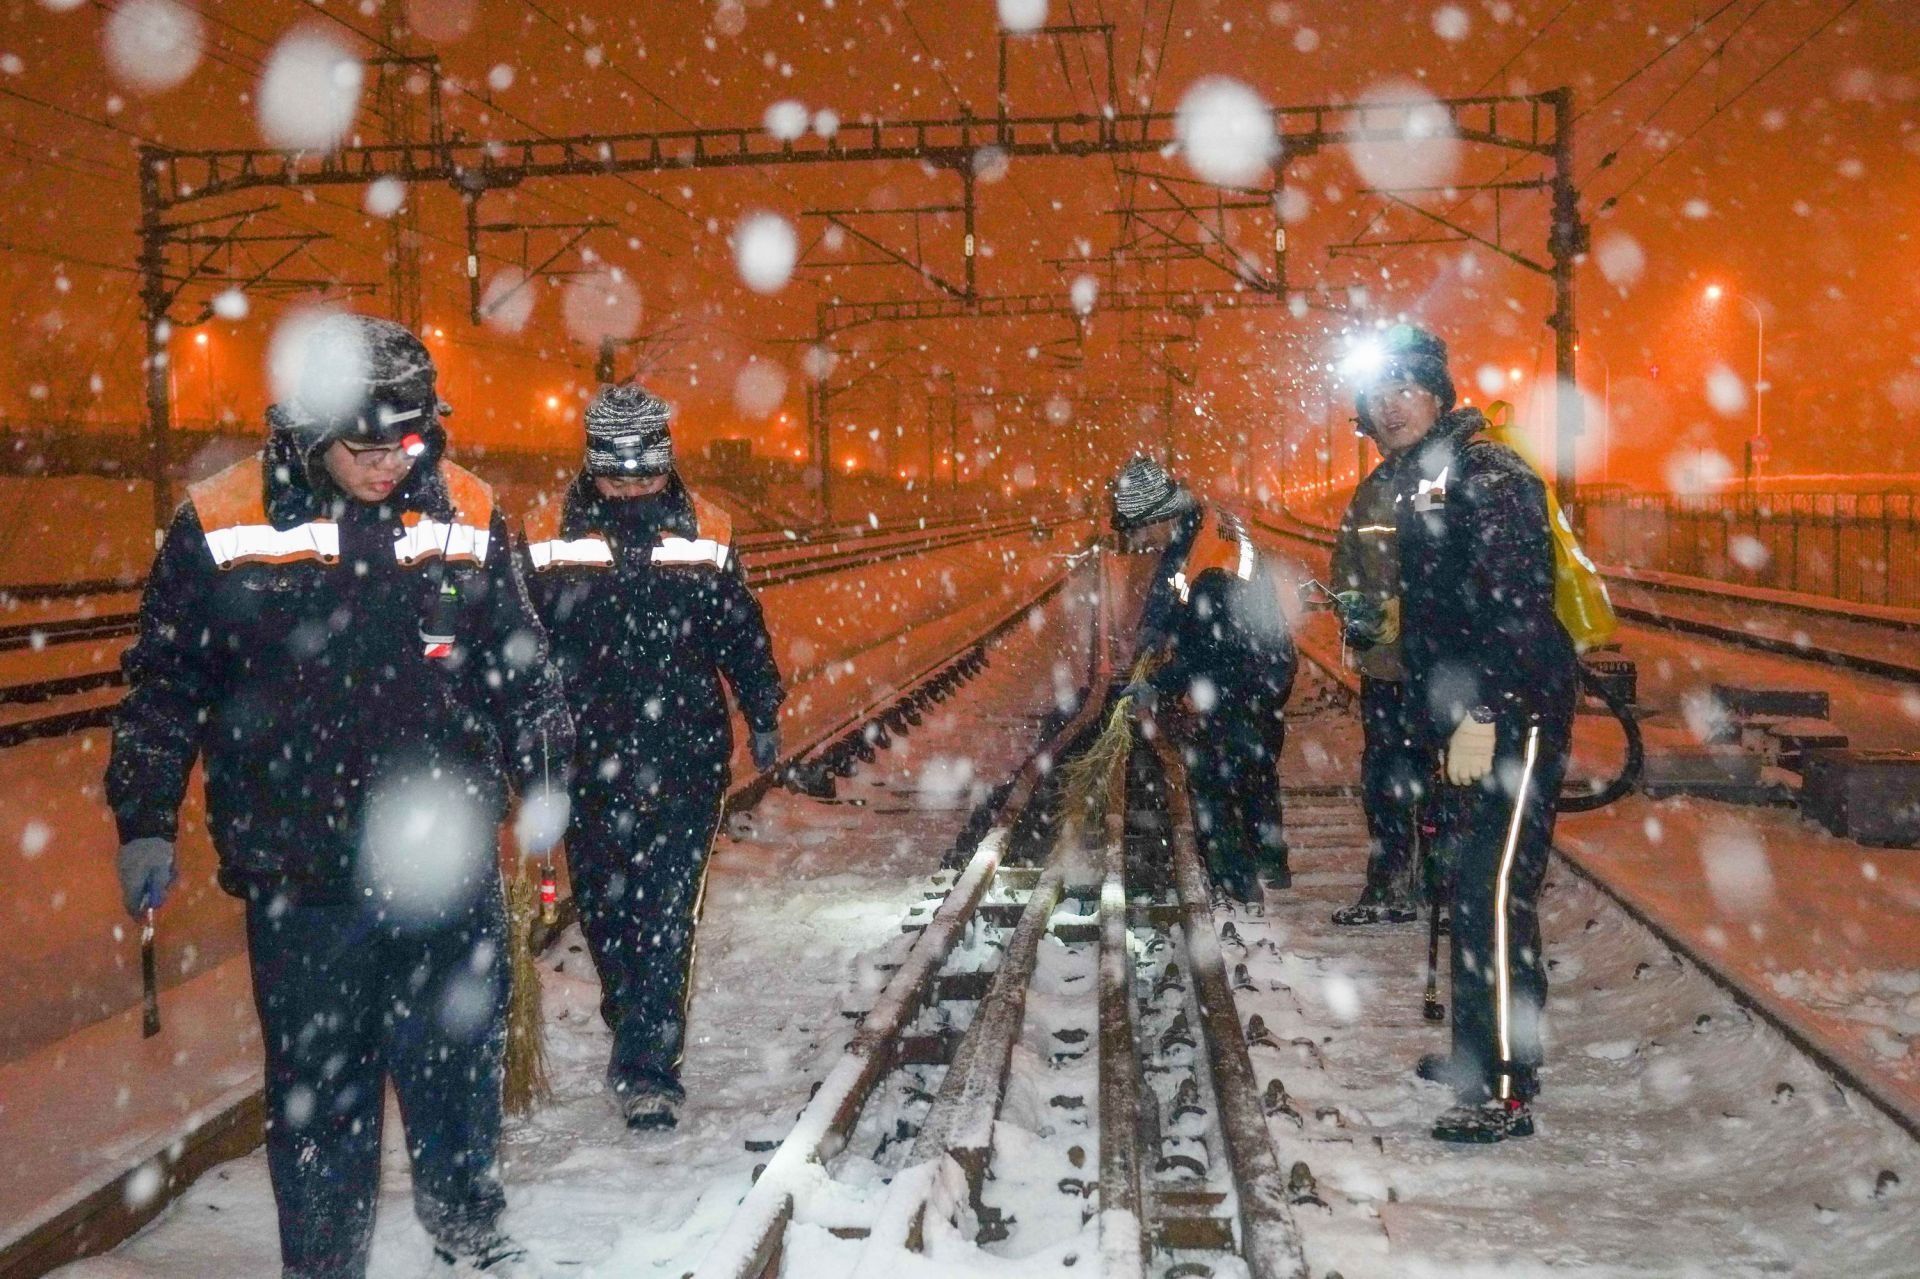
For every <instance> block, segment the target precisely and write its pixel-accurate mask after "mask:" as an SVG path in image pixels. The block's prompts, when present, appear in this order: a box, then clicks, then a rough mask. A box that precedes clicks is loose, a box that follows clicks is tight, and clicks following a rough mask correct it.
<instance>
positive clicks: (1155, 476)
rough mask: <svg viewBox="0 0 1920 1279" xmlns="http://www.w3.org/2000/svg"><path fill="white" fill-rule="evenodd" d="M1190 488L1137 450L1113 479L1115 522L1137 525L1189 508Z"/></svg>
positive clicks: (1123, 526) (1122, 526)
mask: <svg viewBox="0 0 1920 1279" xmlns="http://www.w3.org/2000/svg"><path fill="white" fill-rule="evenodd" d="M1187 505H1188V501H1187V495H1186V491H1185V490H1184V489H1182V488H1181V487H1180V485H1179V483H1178V481H1176V480H1175V479H1174V478H1173V476H1171V475H1169V474H1167V468H1166V467H1164V466H1161V465H1160V463H1158V462H1156V461H1154V460H1153V459H1152V458H1150V457H1148V456H1147V455H1146V454H1144V453H1137V454H1135V455H1134V456H1133V458H1132V459H1131V460H1130V461H1129V462H1128V463H1127V465H1126V467H1125V468H1124V469H1122V470H1121V472H1120V474H1119V476H1118V478H1116V479H1115V480H1114V482H1113V526H1114V527H1115V528H1117V529H1134V528H1140V527H1142V526H1143V525H1147V524H1154V523H1158V522H1159V521H1161V520H1164V519H1168V518H1171V517H1172V516H1175V515H1178V514H1179V513H1180V512H1181V511H1184V510H1185V509H1187Z"/></svg>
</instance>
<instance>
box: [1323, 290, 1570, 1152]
mask: <svg viewBox="0 0 1920 1279" xmlns="http://www.w3.org/2000/svg"><path fill="white" fill-rule="evenodd" d="M1360 403H1361V406H1362V411H1363V412H1364V413H1365V414H1366V416H1367V417H1368V419H1369V420H1370V421H1372V422H1373V423H1375V424H1376V427H1377V429H1378V430H1379V431H1380V432H1381V433H1382V435H1383V436H1387V437H1390V438H1406V437H1411V438H1414V439H1416V440H1418V443H1417V444H1414V445H1413V446H1412V447H1411V448H1410V449H1409V451H1408V453H1407V457H1406V460H1405V462H1404V463H1403V464H1401V465H1400V466H1399V467H1398V469H1397V473H1396V479H1395V485H1394V505H1395V510H1396V512H1397V519H1396V520H1395V523H1396V525H1397V527H1398V529H1399V542H1400V590H1399V593H1400V619H1401V651H1402V655H1403V658H1404V660H1405V663H1406V670H1407V699H1408V705H1409V707H1410V708H1411V712H1412V714H1413V716H1414V717H1415V718H1416V720H1417V721H1418V723H1419V725H1420V727H1421V728H1422V729H1423V730H1424V731H1425V733H1426V739H1427V741H1428V743H1429V744H1430V745H1431V746H1432V747H1433V748H1435V749H1437V750H1439V751H1441V752H1442V755H1441V758H1442V771H1443V774H1444V776H1445V779H1446V781H1447V782H1448V783H1449V785H1450V786H1451V787H1454V788H1457V794H1456V795H1454V796H1451V797H1449V800H1448V802H1447V803H1446V805H1445V806H1444V813H1445V816H1444V819H1443V824H1442V829H1441V832H1440V837H1439V848H1438V854H1439V856H1440V857H1441V859H1442V863H1443V865H1445V866H1447V867H1448V868H1449V880H1448V883H1449V887H1450V896H1451V902H1452V920H1453V936H1452V984H1453V1044H1452V1051H1451V1053H1450V1054H1449V1055H1448V1056H1446V1057H1444V1058H1428V1059H1425V1060H1423V1061H1422V1063H1421V1073H1422V1074H1423V1075H1425V1076H1427V1077H1429V1078H1438V1079H1440V1080H1442V1081H1444V1082H1447V1083H1450V1084H1452V1085H1453V1087H1454V1090H1455V1093H1456V1097H1457V1104H1456V1105H1455V1106H1454V1107H1453V1108H1452V1109H1451V1110H1448V1111H1447V1112H1446V1113H1445V1114H1444V1115H1442V1116H1441V1118H1440V1120H1439V1122H1438V1123H1437V1124H1436V1125H1435V1126H1434V1129H1433V1135H1434V1136H1435V1137H1437V1138H1439V1139H1440V1140H1443V1141H1471V1142H1487V1141H1500V1140H1502V1139H1504V1138H1507V1137H1522V1136H1527V1135H1529V1134H1531V1133H1532V1132H1533V1114H1532V1109H1531V1104H1532V1100H1533V1097H1534V1095H1535V1093H1536V1092H1537V1091H1538V1087H1539V1084H1538V1071H1539V1067H1540V1062H1541V1052H1542V1043H1541V1039H1542V1036H1541V1019H1542V1017H1543V1015H1544V1009H1545V1005H1546V995H1547V990H1546V961H1545V959H1544V958H1543V957H1542V955H1541V945H1540V921H1539V914H1538V910H1537V902H1538V899H1539V894H1540V883H1541V879H1542V877H1543V876H1544V875H1545V873H1546V867H1547V855H1548V852H1549V851H1550V845H1551V842H1552V839H1553V821H1554V806H1555V804H1556V802H1557V801H1558V799H1559V793H1560V782H1561V779H1562V777H1563V776H1564V775H1565V772H1566V766H1567V752H1568V749H1569V747H1570V744H1571V739H1572V731H1573V709H1574V698H1575V689H1576V681H1577V678H1578V672H1577V668H1576V666H1575V659H1574V648H1573V642H1572V640H1570V639H1569V638H1568V636H1567V633H1566V630H1565V629H1564V628H1563V627H1562V626H1561V624H1560V621H1559V619H1558V618H1557V617H1556V616H1555V614H1554V558H1553V556H1554V552H1553V535H1552V532H1551V530H1550V528H1549V526H1548V523H1547V506H1546V491H1545V486H1544V485H1543V484H1542V483H1541V481H1540V478H1539V477H1538V476H1537V475H1535V474H1534V472H1533V470H1532V468H1531V467H1529V466H1528V465H1527V464H1526V462H1525V461H1523V460H1522V459H1521V458H1520V456H1519V455H1518V454H1517V453H1515V452H1513V450H1511V449H1509V448H1507V447H1505V446H1504V445H1501V444H1496V443H1494V442H1493V441H1491V440H1488V439H1486V438H1484V437H1483V436H1482V435H1481V434H1480V432H1481V431H1482V430H1483V429H1484V428H1485V426H1486V418H1484V417H1483V416H1481V414H1480V412H1479V410H1477V409H1471V408H1461V409H1456V408H1455V407H1454V388H1453V381H1452V378H1451V376H1450V375H1449V373H1448V371H1447V348H1446V344H1445V343H1444V342H1442V341H1441V340H1440V339H1439V338H1437V337H1435V336H1434V335H1432V334H1431V333H1427V332H1426V331H1424V330H1422V329H1418V328H1414V327H1413V326H1411V325H1402V326H1398V327H1396V328H1395V329H1393V330H1390V331H1389V332H1388V334H1387V352H1386V359H1385V361H1384V363H1383V366H1382V368H1381V371H1380V372H1379V374H1378V375H1377V376H1376V377H1375V378H1374V379H1373V380H1372V381H1371V383H1370V384H1369V385H1367V386H1366V387H1365V388H1364V389H1363V390H1362V391H1361V394H1360Z"/></svg>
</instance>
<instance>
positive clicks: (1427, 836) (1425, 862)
mask: <svg viewBox="0 0 1920 1279" xmlns="http://www.w3.org/2000/svg"><path fill="white" fill-rule="evenodd" d="M1436 833H1437V832H1436V831H1434V830H1433V829H1432V828H1430V827H1429V826H1428V824H1427V809H1426V806H1425V805H1424V804H1423V805H1421V806H1420V807H1419V808H1418V809H1417V810H1416V811H1415V812H1414V817H1413V839H1414V852H1415V855H1416V856H1417V857H1418V858H1419V865H1420V873H1421V876H1422V878H1423V879H1424V880H1425V881H1426V886H1427V990H1426V993H1425V994H1424V995H1423V996H1421V999H1420V1015H1421V1016H1423V1017H1425V1018H1426V1019H1427V1020H1428V1021H1445V1020H1446V1019H1447V1006H1446V1005H1445V1004H1443V1003H1441V1002H1440V905H1441V901H1440V899H1441V896H1442V893H1441V885H1440V873H1439V867H1438V866H1437V864H1436V858H1435V857H1434V843H1435V840H1434V836H1435V834H1436Z"/></svg>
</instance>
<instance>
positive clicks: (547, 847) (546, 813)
mask: <svg viewBox="0 0 1920 1279" xmlns="http://www.w3.org/2000/svg"><path fill="white" fill-rule="evenodd" d="M572 809H573V805H572V802H571V801H570V800H569V799H568V798H567V792H566V788H565V787H562V786H551V785H548V784H546V783H538V784H536V785H533V786H529V787H528V788H527V789H526V792H525V793H524V794H523V795H521V797H520V811H519V812H518V813H515V814H514V817H513V842H514V844H515V845H517V846H518V847H519V849H520V856H521V857H522V858H523V859H527V860H532V859H535V858H540V859H544V858H546V857H547V856H548V855H549V854H551V853H552V852H553V850H554V848H555V846H557V845H558V844H559V843H560V841H561V840H563V839H565V838H566V836H567V819H568V816H569V815H570V814H571V812H572Z"/></svg>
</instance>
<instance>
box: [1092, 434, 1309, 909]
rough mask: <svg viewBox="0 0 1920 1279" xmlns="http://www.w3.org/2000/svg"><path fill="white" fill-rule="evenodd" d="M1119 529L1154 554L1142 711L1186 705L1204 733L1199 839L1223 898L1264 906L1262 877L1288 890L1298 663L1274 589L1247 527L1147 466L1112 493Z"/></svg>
mask: <svg viewBox="0 0 1920 1279" xmlns="http://www.w3.org/2000/svg"><path fill="white" fill-rule="evenodd" d="M1113 526H1114V528H1115V529H1116V530H1117V531H1119V532H1121V533H1122V534H1123V535H1125V536H1126V537H1128V539H1129V540H1130V542H1131V543H1132V545H1133V547H1134V549H1147V548H1149V547H1157V548H1159V553H1160V562H1159V566H1158V568H1157V569H1156V570H1155V572H1154V576H1153V580H1152V583H1151V585H1150V586H1149V587H1148V591H1147V600H1146V604H1145V606H1144V608H1143V610H1142V612H1141V616H1140V639H1139V643H1138V645H1137V647H1136V650H1135V651H1136V654H1137V655H1138V656H1140V657H1145V658H1147V659H1148V663H1149V666H1150V669H1149V670H1148V672H1147V673H1146V674H1145V675H1144V676H1142V677H1141V678H1140V679H1139V680H1137V681H1136V683H1134V684H1133V685H1130V686H1129V688H1128V692H1129V693H1130V694H1131V695H1133V696H1134V697H1135V698H1136V705H1139V704H1142V703H1147V704H1151V702H1152V701H1153V700H1154V699H1155V698H1157V697H1158V696H1159V695H1162V694H1167V695H1172V696H1181V697H1184V698H1185V699H1186V702H1187V704H1188V705H1190V706H1191V707H1192V708H1193V711H1194V713H1195V715H1196V717H1197V721H1198V724H1197V727H1196V730H1195V732H1194V733H1193V734H1192V736H1191V740H1189V741H1187V742H1186V743H1184V744H1183V746H1182V754H1183V756H1184V758H1185V761H1186V765H1187V776H1188V781H1189V784H1190V786H1191V789H1192V792H1193V817H1194V826H1195V828H1196V832H1197V834H1198V835H1199V838H1200V841H1201V844H1202V846H1203V847H1204V848H1205V850H1206V854H1207V863H1208V866H1209V868H1210V870H1211V872H1212V875H1213V879H1214V882H1215V884H1216V885H1218V886H1219V888H1220V889H1221V891H1223V892H1224V893H1226V894H1227V895H1228V896H1230V897H1232V898H1235V899H1236V900H1239V901H1243V902H1251V901H1257V900H1259V897H1260V884H1261V881H1262V880H1263V879H1264V880H1265V881H1266V883H1267V884H1268V885H1270V886H1271V887H1275V888H1285V887H1287V886H1288V885H1289V884H1291V883H1292V872H1291V870H1290V869H1289V867H1288V864H1287V843H1286V837H1285V834H1284V831H1283V829H1282V824H1281V816H1282V814H1281V805H1280V783H1279V777H1278V774H1277V770H1278V768H1279V764H1280V748H1281V746H1282V744H1283V743H1284V742H1285V740H1286V731H1287V721H1286V704H1287V696H1288V694H1289V693H1291V692H1292V689H1293V677H1294V672H1295V670H1296V668H1297V666H1298V659H1297V657H1296V655H1295V653H1294V648H1293V635H1292V632H1291V631H1290V630H1289V628H1288V626H1287V621H1286V617H1285V615H1284V614H1282V613H1281V611H1280V597H1279V592H1278V591H1276V590H1275V588H1274V585H1273V579H1272V578H1271V577H1270V576H1269V575H1268V573H1267V571H1266V568H1265V566H1264V565H1263V564H1262V562H1261V559H1260V556H1259V554H1258V553H1257V552H1256V551H1255V550H1254V548H1253V542H1252V540H1251V539H1250V538H1248V537H1247V534H1246V530H1245V529H1244V528H1242V527H1241V525H1240V522H1239V521H1238V520H1237V519H1235V518H1234V517H1233V516H1231V515H1229V514H1227V513H1226V512H1224V511H1220V510H1217V509H1213V510H1209V509H1208V508H1206V507H1205V506H1203V505H1202V504H1201V503H1200V502H1199V501H1197V500H1196V499H1195V498H1194V496H1193V494H1192V493H1191V492H1189V491H1188V490H1187V488H1186V487H1185V486H1184V485H1182V484H1180V483H1179V482H1177V481H1176V480H1175V479H1174V478H1173V477H1172V476H1170V475H1168V474H1167V472H1166V470H1165V469H1164V468H1162V467H1161V466H1160V464H1159V463H1157V462H1155V461H1154V460H1153V459H1152V458H1149V457H1145V456H1140V457H1135V458H1134V459H1133V460H1132V461H1130V462H1128V463H1127V466H1126V469H1125V470H1123V471H1122V472H1121V473H1120V476H1119V478H1118V479H1117V480H1115V482H1114V486H1113Z"/></svg>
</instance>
